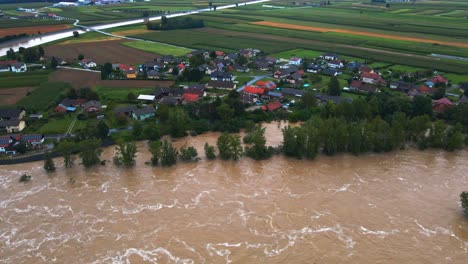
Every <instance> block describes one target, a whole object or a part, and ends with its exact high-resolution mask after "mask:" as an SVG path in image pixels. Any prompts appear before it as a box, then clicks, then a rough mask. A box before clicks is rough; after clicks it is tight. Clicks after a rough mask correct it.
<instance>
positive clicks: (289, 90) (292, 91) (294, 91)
mask: <svg viewBox="0 0 468 264" xmlns="http://www.w3.org/2000/svg"><path fill="white" fill-rule="evenodd" d="M281 93H282V94H283V95H290V96H295V97H302V96H303V95H304V94H305V93H306V91H304V90H299V89H293V88H281Z"/></svg>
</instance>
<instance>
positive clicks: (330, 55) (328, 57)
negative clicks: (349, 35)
mask: <svg viewBox="0 0 468 264" xmlns="http://www.w3.org/2000/svg"><path fill="white" fill-rule="evenodd" d="M320 58H321V59H324V60H338V59H339V57H338V55H336V54H335V53H325V54H322V55H320Z"/></svg>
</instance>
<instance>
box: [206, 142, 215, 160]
mask: <svg viewBox="0 0 468 264" xmlns="http://www.w3.org/2000/svg"><path fill="white" fill-rule="evenodd" d="M204 149H205V156H206V158H207V159H209V160H214V159H216V152H215V148H214V146H211V145H210V144H208V143H205V146H204Z"/></svg>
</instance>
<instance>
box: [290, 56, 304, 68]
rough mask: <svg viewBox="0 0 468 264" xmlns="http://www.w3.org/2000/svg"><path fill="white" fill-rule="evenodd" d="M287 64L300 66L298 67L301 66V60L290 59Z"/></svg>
mask: <svg viewBox="0 0 468 264" xmlns="http://www.w3.org/2000/svg"><path fill="white" fill-rule="evenodd" d="M288 64H292V65H296V66H300V65H301V64H302V58H299V57H291V58H290V59H289V62H288Z"/></svg>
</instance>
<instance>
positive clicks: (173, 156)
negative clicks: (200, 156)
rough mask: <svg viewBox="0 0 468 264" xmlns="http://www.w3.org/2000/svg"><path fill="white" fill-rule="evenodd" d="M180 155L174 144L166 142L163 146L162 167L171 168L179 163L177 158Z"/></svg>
mask: <svg viewBox="0 0 468 264" xmlns="http://www.w3.org/2000/svg"><path fill="white" fill-rule="evenodd" d="M178 155H179V153H178V152H177V149H176V148H174V146H172V144H171V143H170V142H169V141H167V140H164V141H163V142H162V144H161V165H162V166H164V167H170V166H172V165H175V164H176V163H177V156H178Z"/></svg>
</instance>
